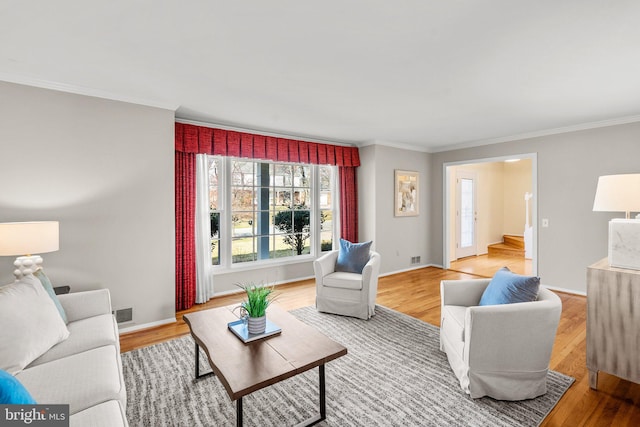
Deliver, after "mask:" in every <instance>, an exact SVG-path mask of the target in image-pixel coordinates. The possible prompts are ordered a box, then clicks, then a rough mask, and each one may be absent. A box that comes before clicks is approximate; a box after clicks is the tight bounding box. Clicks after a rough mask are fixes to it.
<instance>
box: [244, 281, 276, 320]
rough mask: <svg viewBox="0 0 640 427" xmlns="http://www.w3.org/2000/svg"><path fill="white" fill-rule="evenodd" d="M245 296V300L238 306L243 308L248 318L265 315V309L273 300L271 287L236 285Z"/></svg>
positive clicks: (247, 284)
mask: <svg viewBox="0 0 640 427" xmlns="http://www.w3.org/2000/svg"><path fill="white" fill-rule="evenodd" d="M236 286H238V287H239V288H240V289H242V290H244V291H245V292H246V294H247V300H246V301H243V302H242V303H241V304H240V306H241V307H242V308H244V309H245V310H246V312H247V314H248V315H249V317H262V316H264V315H266V312H267V307H269V304H271V303H272V302H273V300H274V295H273V291H274V289H273V286H265V285H262V284H260V285H256V284H255V283H253V282H251V283H246V284H245V283H236Z"/></svg>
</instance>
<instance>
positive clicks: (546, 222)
mask: <svg viewBox="0 0 640 427" xmlns="http://www.w3.org/2000/svg"><path fill="white" fill-rule="evenodd" d="M542 226H543V227H544V228H547V227H548V226H549V220H548V219H547V218H542Z"/></svg>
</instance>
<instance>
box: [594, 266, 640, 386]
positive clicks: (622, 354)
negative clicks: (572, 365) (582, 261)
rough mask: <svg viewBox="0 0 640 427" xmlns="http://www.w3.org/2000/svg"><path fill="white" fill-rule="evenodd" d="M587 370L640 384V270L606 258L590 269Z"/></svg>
mask: <svg viewBox="0 0 640 427" xmlns="http://www.w3.org/2000/svg"><path fill="white" fill-rule="evenodd" d="M587 369H589V386H590V387H591V388H592V389H597V388H598V371H602V372H606V373H608V374H613V375H615V376H617V377H620V378H624V379H626V380H629V381H633V382H636V383H640V270H627V269H623V268H616V267H611V266H609V262H608V259H607V258H605V259H603V260H601V261H598V262H596V263H595V264H593V265H591V266H589V268H588V269H587Z"/></svg>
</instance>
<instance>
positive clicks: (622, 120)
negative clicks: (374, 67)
mask: <svg viewBox="0 0 640 427" xmlns="http://www.w3.org/2000/svg"><path fill="white" fill-rule="evenodd" d="M635 122H640V115H635V116H627V117H618V118H615V119H608V120H599V121H597V122H589V123H581V124H577V125H571V126H563V127H559V128H553V129H546V130H539V131H534V132H527V133H520V134H516V135H510V136H501V137H498V138H489V139H481V140H477V141H468V142H462V143H459V144H451V145H440V146H437V147H432V148H431V149H429V151H428V152H429V153H441V152H443V151H453V150H459V149H462V148H473V147H480V146H483V145H492V144H500V143H502V142H510V141H519V140H522V139H531V138H538V137H541V136H549V135H558V134H562V133H568V132H577V131H581V130H589V129H597V128H601V127H607V126H615V125H623V124H627V123H635Z"/></svg>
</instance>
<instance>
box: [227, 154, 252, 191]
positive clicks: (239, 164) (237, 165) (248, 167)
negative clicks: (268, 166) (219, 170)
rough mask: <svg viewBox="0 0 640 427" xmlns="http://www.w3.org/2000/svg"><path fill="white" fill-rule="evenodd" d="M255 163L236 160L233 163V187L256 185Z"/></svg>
mask: <svg viewBox="0 0 640 427" xmlns="http://www.w3.org/2000/svg"><path fill="white" fill-rule="evenodd" d="M254 165H255V164H254V162H246V161H241V160H234V161H232V162H231V185H241V186H242V185H254V182H255V168H254Z"/></svg>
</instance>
